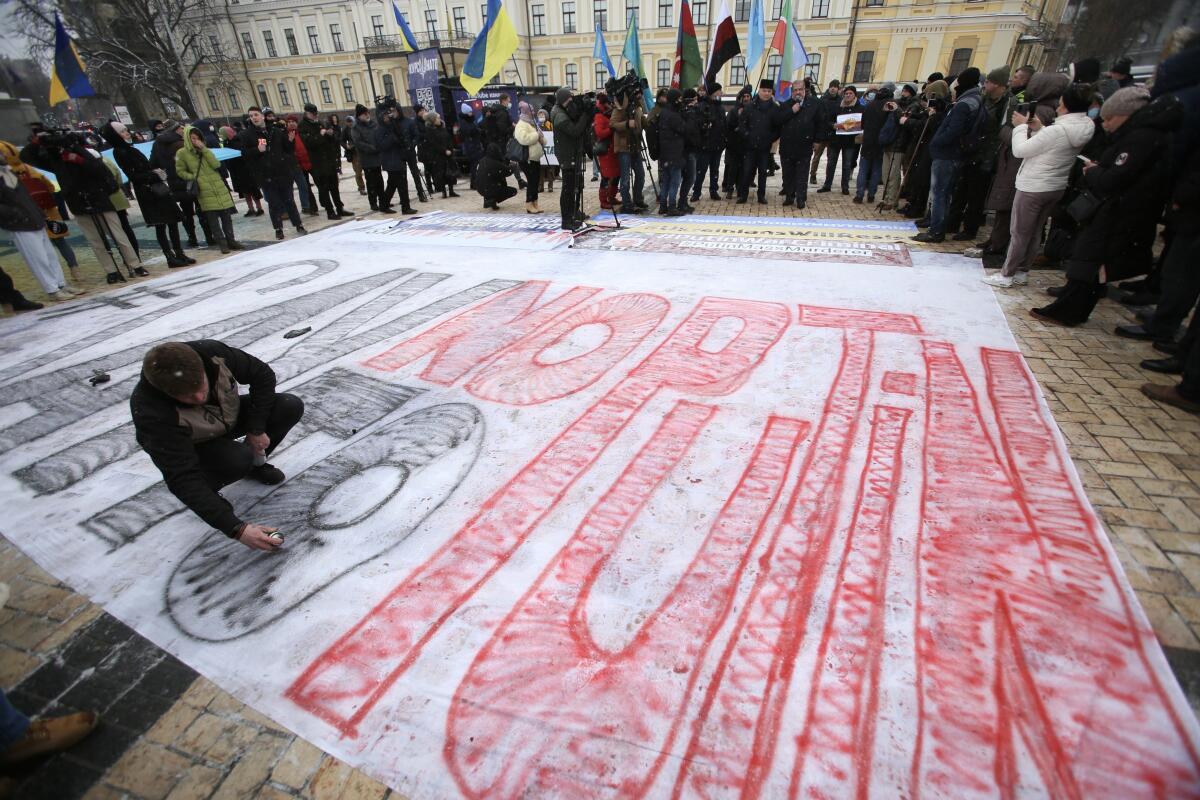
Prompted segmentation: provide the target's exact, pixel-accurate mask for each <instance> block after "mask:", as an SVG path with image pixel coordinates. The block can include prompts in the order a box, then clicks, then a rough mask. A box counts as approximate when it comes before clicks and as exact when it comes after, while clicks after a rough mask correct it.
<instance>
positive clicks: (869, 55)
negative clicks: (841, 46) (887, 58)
mask: <svg viewBox="0 0 1200 800" xmlns="http://www.w3.org/2000/svg"><path fill="white" fill-rule="evenodd" d="M874 66H875V51H874V50H863V51H861V52H859V54H858V55H857V56H855V57H854V78H853V79H852V80H853V81H854V82H855V83H870V81H871V73H872V72H873V71H874V69H873V68H874Z"/></svg>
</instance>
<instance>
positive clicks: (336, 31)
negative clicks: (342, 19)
mask: <svg viewBox="0 0 1200 800" xmlns="http://www.w3.org/2000/svg"><path fill="white" fill-rule="evenodd" d="M329 38H331V39H333V52H335V53H340V52H342V51H343V50H345V49H346V47H345V46H344V45H343V44H342V26H341V25H339V24H337V23H336V22H335V23H333V24H332V25H330V26H329Z"/></svg>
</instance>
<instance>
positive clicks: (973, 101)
mask: <svg viewBox="0 0 1200 800" xmlns="http://www.w3.org/2000/svg"><path fill="white" fill-rule="evenodd" d="M982 103H983V94H982V92H980V90H979V87H978V86H975V87H973V88H971V89H969V90H968V91H966V92H964V93H963V95H962V97H960V98H958V101H957V102H956V103H955V104H954V105H953V106H951V108H950V113H949V114H947V115H946V119H945V121H944V122H943V123H942V124H941V126H940V127H939V128H938V132H937V134H936V135H934V137H933V139H932V140H930V142H929V153H930V155H931V156H933V159H934V160H935V161H958V162H961V161H963V159H964V154H963V152H962V143H963V140H964V139H966V137H967V136H968V135H970V133H971V130H972V129H973V128H974V127H975V119H976V117H977V116H978V115H979V109H980V106H981V105H982Z"/></svg>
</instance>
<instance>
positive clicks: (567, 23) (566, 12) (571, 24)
mask: <svg viewBox="0 0 1200 800" xmlns="http://www.w3.org/2000/svg"><path fill="white" fill-rule="evenodd" d="M562 9H563V33H574V32H575V3H574V0H567V1H566V2H564V3H563V4H562Z"/></svg>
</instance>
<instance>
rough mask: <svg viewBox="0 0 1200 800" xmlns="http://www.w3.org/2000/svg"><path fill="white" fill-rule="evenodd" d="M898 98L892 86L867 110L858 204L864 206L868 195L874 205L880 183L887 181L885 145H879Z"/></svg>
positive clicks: (859, 161)
mask: <svg viewBox="0 0 1200 800" xmlns="http://www.w3.org/2000/svg"><path fill="white" fill-rule="evenodd" d="M894 96H895V90H894V89H893V88H892V86H891V85H884V86H883V88H881V89H880V90H879V91H878V92H876V93H875V98H874V99H873V100H872V101H871V102H870V103H868V104H867V106H866V108H864V109H863V112H862V148H861V149H860V150H859V157H858V181H857V183H856V184H855V186H854V202H855V203H856V204H859V205H861V204H862V202H863V196H864V195H866V202H868V203H874V202H875V193H876V192H877V191H879V182H880V181H881V180H882V178H883V145H881V144H880V143H879V134H880V133H882V132H883V125H884V123H885V122H887V118H888V116H889V115H891V113H892V112H893V111H895V110H896V108H897V104H896V102H895V100H894Z"/></svg>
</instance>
